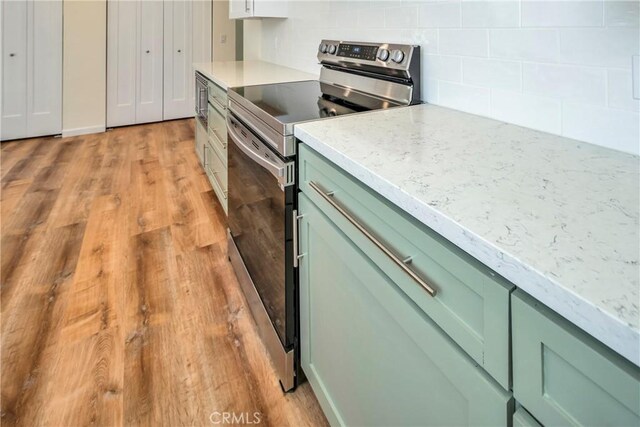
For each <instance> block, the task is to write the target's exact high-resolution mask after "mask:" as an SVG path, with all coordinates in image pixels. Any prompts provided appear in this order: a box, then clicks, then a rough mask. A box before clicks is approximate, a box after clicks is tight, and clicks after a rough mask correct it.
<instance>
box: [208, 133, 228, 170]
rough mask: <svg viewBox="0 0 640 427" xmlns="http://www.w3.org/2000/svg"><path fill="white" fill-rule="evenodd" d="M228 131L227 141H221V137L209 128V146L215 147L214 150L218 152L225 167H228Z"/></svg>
mask: <svg viewBox="0 0 640 427" xmlns="http://www.w3.org/2000/svg"><path fill="white" fill-rule="evenodd" d="M226 135H227V131H226V128H225V130H224V136H225V139H223V140H220V137H219V136H218V134H217V133H216V132H214V131H213V129H211V128H209V144H211V146H212V147H213V150H214V151H215V152H216V154H217V155H218V157H220V160H222V163H224V165H225V166H226V165H227V139H226Z"/></svg>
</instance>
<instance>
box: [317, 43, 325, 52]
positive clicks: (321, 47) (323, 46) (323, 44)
mask: <svg viewBox="0 0 640 427" xmlns="http://www.w3.org/2000/svg"><path fill="white" fill-rule="evenodd" d="M318 50H319V51H320V53H327V45H326V43H322V44H321V45H320V47H319V48H318Z"/></svg>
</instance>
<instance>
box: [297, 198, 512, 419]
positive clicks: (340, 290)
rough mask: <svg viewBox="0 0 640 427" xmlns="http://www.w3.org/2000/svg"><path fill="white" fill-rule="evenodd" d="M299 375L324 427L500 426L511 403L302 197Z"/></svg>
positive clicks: (483, 373) (506, 417)
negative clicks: (313, 398)
mask: <svg viewBox="0 0 640 427" xmlns="http://www.w3.org/2000/svg"><path fill="white" fill-rule="evenodd" d="M298 200H299V212H300V214H301V215H302V220H301V222H300V252H301V253H303V254H304V256H303V258H302V259H301V262H300V267H299V269H300V339H301V364H302V368H303V370H304V372H305V374H306V375H307V378H308V379H309V382H310V383H311V386H312V387H313V390H314V392H315V394H316V396H317V397H318V401H319V402H320V404H321V406H322V408H323V410H324V412H325V414H326V415H327V418H328V419H329V422H330V423H331V424H332V425H336V426H337V425H362V426H364V425H366V426H374V425H380V426H389V425H393V426H402V425H412V426H416V425H438V426H445V425H452V426H453V425H454V426H464V425H492V426H500V425H503V426H504V425H508V424H509V423H510V421H511V414H512V411H513V399H512V397H511V395H510V393H508V392H506V391H505V390H503V389H502V388H501V387H500V386H499V385H498V384H497V383H496V382H495V381H493V379H492V378H491V377H490V376H489V375H488V374H487V373H486V372H484V371H483V370H482V369H481V368H480V367H478V366H477V364H476V363H475V362H474V361H473V360H472V359H471V358H469V357H468V356H467V355H466V354H465V353H464V352H463V351H462V350H461V349H460V348H459V347H458V346H457V345H456V344H455V343H454V342H453V341H452V340H451V339H450V338H449V337H448V336H447V335H446V334H444V333H443V332H442V330H441V329H440V328H438V327H437V326H436V325H435V323H434V322H433V321H432V320H431V319H430V318H429V317H427V316H426V315H425V314H424V313H423V312H422V311H421V310H420V309H419V308H418V307H416V306H415V304H414V303H413V302H412V301H411V300H410V299H409V298H408V297H407V296H406V295H405V294H404V292H403V291H402V290H401V289H400V288H399V287H398V286H397V285H396V284H395V283H394V282H393V280H391V279H390V277H389V276H387V275H386V274H384V272H382V270H380V269H379V268H378V266H377V265H376V264H375V263H374V262H372V261H371V259H369V258H368V257H367V255H366V254H365V253H363V252H362V251H360V249H359V248H358V247H357V246H356V245H355V244H354V243H353V242H352V241H351V240H350V239H348V238H347V237H346V235H345V234H343V233H342V232H341V230H339V229H338V228H337V227H335V226H334V225H333V223H332V222H331V221H330V219H329V218H328V217H327V216H325V215H324V214H323V213H322V212H320V210H319V209H318V208H317V207H316V206H315V204H313V203H312V202H311V201H310V200H309V198H307V197H306V195H305V194H303V193H301V194H300V195H299V199H298Z"/></svg>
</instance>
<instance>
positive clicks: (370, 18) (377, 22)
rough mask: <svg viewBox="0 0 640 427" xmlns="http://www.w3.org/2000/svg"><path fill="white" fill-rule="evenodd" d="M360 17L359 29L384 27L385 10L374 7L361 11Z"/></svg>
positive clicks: (358, 13)
mask: <svg viewBox="0 0 640 427" xmlns="http://www.w3.org/2000/svg"><path fill="white" fill-rule="evenodd" d="M357 15H358V28H382V27H384V10H379V9H375V8H372V7H369V8H363V9H359V10H358V11H357ZM325 38H329V39H330V38H333V37H325Z"/></svg>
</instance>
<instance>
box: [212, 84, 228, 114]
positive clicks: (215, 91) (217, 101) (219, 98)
mask: <svg viewBox="0 0 640 427" xmlns="http://www.w3.org/2000/svg"><path fill="white" fill-rule="evenodd" d="M207 92H208V94H209V102H210V103H211V104H213V106H214V107H215V108H216V109H217V110H218V111H220V113H221V114H226V110H227V91H225V90H224V89H222V88H221V87H220V86H218V85H217V84H215V83H213V82H211V81H209V85H208V87H207Z"/></svg>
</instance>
